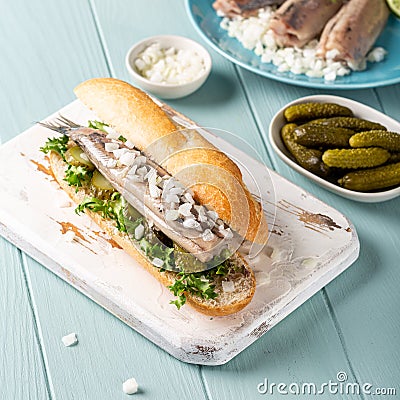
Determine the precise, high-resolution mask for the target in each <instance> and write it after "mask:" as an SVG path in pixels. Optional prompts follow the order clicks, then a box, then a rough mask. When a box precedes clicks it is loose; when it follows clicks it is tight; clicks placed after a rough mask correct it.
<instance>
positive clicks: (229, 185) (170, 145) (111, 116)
mask: <svg viewBox="0 0 400 400" xmlns="http://www.w3.org/2000/svg"><path fill="white" fill-rule="evenodd" d="M74 91H75V94H76V96H77V97H78V98H79V99H80V100H81V101H82V103H83V104H85V105H86V106H87V107H88V108H89V109H91V110H93V111H94V112H95V113H96V115H97V116H98V117H99V118H100V119H101V120H102V121H103V122H105V123H107V124H109V125H110V126H111V127H112V128H114V129H115V130H116V131H117V132H118V133H120V134H121V135H123V136H124V137H125V138H127V139H128V140H130V141H131V142H132V143H134V144H135V146H136V147H137V148H139V149H140V150H142V151H143V152H144V153H145V154H147V155H148V156H149V157H151V158H152V159H154V161H156V162H157V163H158V164H159V165H161V166H162V167H163V168H165V169H166V170H167V171H168V172H169V173H170V174H171V175H174V176H180V175H181V176H182V177H184V176H188V174H187V173H185V172H184V171H185V170H186V169H188V168H192V167H193V165H196V176H195V178H196V179H197V183H196V182H193V180H191V181H189V180H185V179H184V178H182V179H181V180H182V183H183V184H185V185H187V186H188V187H190V188H191V189H192V191H193V193H194V199H195V200H196V201H198V202H200V203H201V204H204V205H207V206H209V207H210V208H211V209H213V210H215V211H216V212H217V213H218V215H219V216H220V217H221V218H222V219H223V220H224V221H225V222H227V223H228V224H230V225H231V226H232V228H233V229H235V230H236V231H237V232H239V233H240V234H242V236H243V237H245V238H246V239H248V240H250V241H252V242H256V243H259V244H264V243H266V241H267V237H268V227H267V223H266V220H265V217H264V214H263V211H262V207H261V205H260V204H259V203H258V202H257V201H256V200H255V199H254V198H253V197H252V196H251V194H250V192H249V191H248V189H247V188H246V186H245V184H244V182H243V180H242V175H241V172H240V169H239V168H238V167H237V165H236V164H235V163H234V162H233V161H232V160H231V159H230V158H229V157H228V156H227V155H226V154H224V153H223V152H221V151H220V150H219V149H217V148H216V147H215V146H213V145H212V144H211V143H209V142H208V141H207V140H206V139H205V138H204V137H203V136H202V135H201V134H200V133H198V132H197V131H195V130H190V131H188V130H186V129H185V128H183V127H181V126H179V125H177V124H175V123H174V122H173V121H172V120H171V119H170V118H169V117H168V115H167V114H166V113H165V112H164V111H163V110H162V109H161V108H160V107H159V106H158V105H157V104H155V103H154V102H153V101H152V100H151V98H150V97H149V96H148V95H147V94H145V93H144V92H142V91H141V90H139V89H137V88H135V87H133V86H131V85H130V84H128V83H126V82H123V81H120V80H117V79H113V78H96V79H91V80H88V81H85V82H83V83H81V84H80V85H78V86H77V87H76V88H75V90H74ZM221 171H223V172H224V173H219V172H221ZM210 175H211V176H213V179H212V182H208V181H207V179H205V180H202V179H200V180H199V179H198V178H199V177H200V178H201V177H202V176H210ZM227 176H229V179H227ZM192 178H193V176H192Z"/></svg>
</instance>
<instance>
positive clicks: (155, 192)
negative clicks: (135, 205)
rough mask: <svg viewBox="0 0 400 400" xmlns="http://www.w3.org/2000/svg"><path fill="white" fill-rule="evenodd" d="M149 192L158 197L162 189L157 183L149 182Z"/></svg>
mask: <svg viewBox="0 0 400 400" xmlns="http://www.w3.org/2000/svg"><path fill="white" fill-rule="evenodd" d="M149 192H150V196H151V197H152V198H153V199H158V198H159V197H160V196H161V189H160V188H158V187H157V186H156V185H152V184H149Z"/></svg>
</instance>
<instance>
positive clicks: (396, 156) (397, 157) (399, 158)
mask: <svg viewBox="0 0 400 400" xmlns="http://www.w3.org/2000/svg"><path fill="white" fill-rule="evenodd" d="M398 162H400V152H396V153H390V157H389V159H388V160H387V161H386V163H387V164H394V163H398Z"/></svg>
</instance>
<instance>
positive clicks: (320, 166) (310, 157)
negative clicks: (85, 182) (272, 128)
mask: <svg viewBox="0 0 400 400" xmlns="http://www.w3.org/2000/svg"><path fill="white" fill-rule="evenodd" d="M296 126H297V125H296V124H286V125H284V126H283V128H282V129H281V137H282V140H283V143H284V144H285V146H286V148H287V149H288V151H289V152H290V154H291V155H292V156H293V157H294V159H295V160H296V161H297V162H298V164H300V165H301V166H302V167H303V168H305V169H306V170H307V171H310V172H312V173H313V174H315V175H318V176H321V177H323V178H325V177H327V176H329V174H330V169H329V168H328V167H327V166H326V165H325V164H324V163H323V162H322V159H321V157H322V151H320V150H317V149H309V148H307V147H305V146H302V145H300V144H298V143H296V141H295V133H294V130H295V128H296Z"/></svg>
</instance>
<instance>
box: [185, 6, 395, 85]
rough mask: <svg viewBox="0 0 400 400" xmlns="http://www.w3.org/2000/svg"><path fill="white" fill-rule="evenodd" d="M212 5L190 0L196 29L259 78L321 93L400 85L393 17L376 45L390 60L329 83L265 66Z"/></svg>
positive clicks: (215, 46) (218, 49)
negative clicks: (225, 26)
mask: <svg viewBox="0 0 400 400" xmlns="http://www.w3.org/2000/svg"><path fill="white" fill-rule="evenodd" d="M212 3H213V0H186V8H187V11H188V14H189V16H190V19H191V21H192V23H193V25H194V26H195V28H196V29H197V31H198V32H199V33H200V35H201V36H202V37H203V38H204V39H205V40H206V41H207V42H208V43H209V44H210V45H211V46H212V47H213V48H214V49H215V50H216V51H218V52H219V53H220V54H222V55H223V56H224V57H226V58H227V59H228V60H230V61H232V62H234V63H236V64H238V65H240V66H242V67H243V68H246V69H248V70H250V71H252V72H254V73H256V74H259V75H262V76H265V77H267V78H271V79H274V80H277V81H281V82H285V83H290V84H293V85H298V86H306V87H310V88H321V89H360V88H371V87H377V86H385V85H392V84H394V83H397V82H400V51H399V43H400V20H399V19H396V18H395V17H394V16H392V15H391V16H390V18H389V21H388V23H387V26H386V28H385V30H384V31H383V32H382V34H381V36H380V37H379V38H378V40H377V42H376V46H382V47H384V48H385V49H386V50H387V51H388V55H387V57H386V59H385V60H384V61H383V62H380V63H368V68H367V69H366V70H365V71H361V72H352V73H351V74H350V75H348V76H344V77H338V78H337V79H336V81H334V82H325V81H324V80H323V79H321V78H309V77H308V76H306V75H295V74H292V73H290V72H278V69H277V67H275V66H274V65H272V64H267V63H262V62H261V59H260V57H258V56H257V55H255V54H254V53H253V52H252V51H250V50H247V49H245V48H244V47H243V46H242V45H241V44H240V43H239V41H238V40H236V39H234V38H231V37H229V36H228V34H227V32H226V31H225V30H223V29H222V28H221V27H220V25H219V24H220V22H221V18H220V17H218V16H217V14H216V12H215V11H214V9H213V8H212V6H211V5H212Z"/></svg>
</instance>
